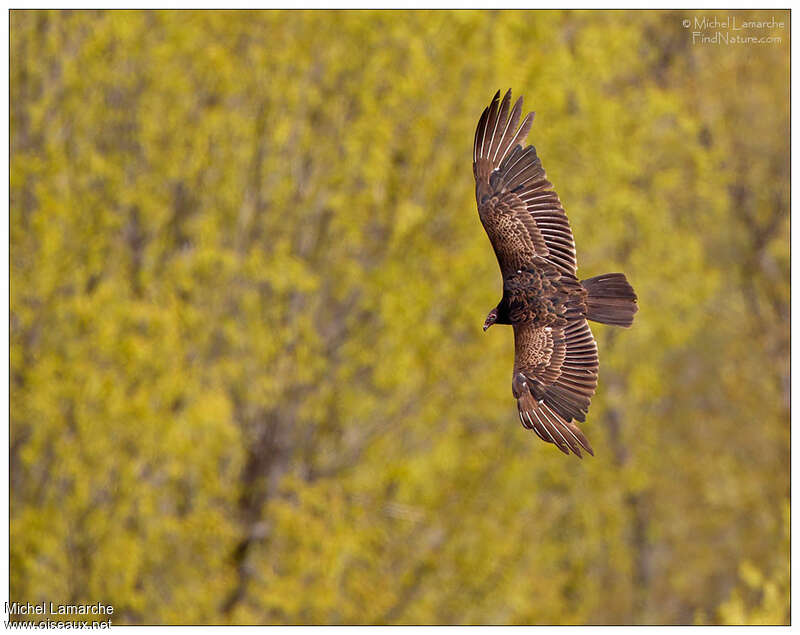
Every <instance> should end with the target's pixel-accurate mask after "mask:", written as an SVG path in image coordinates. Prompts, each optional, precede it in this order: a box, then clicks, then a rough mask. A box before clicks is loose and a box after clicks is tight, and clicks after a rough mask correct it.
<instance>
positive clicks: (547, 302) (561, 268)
mask: <svg viewBox="0 0 800 635" xmlns="http://www.w3.org/2000/svg"><path fill="white" fill-rule="evenodd" d="M510 105H511V91H510V90H509V91H508V92H507V93H506V95H505V97H504V98H503V100H502V102H501V101H500V93H499V91H498V93H497V94H496V95H495V97H494V99H493V100H492V103H491V104H490V105H489V106H488V107H487V108H486V109H485V110H484V111H483V114H482V116H481V118H480V121H479V122H478V127H477V129H476V131H475V145H474V150H473V173H474V176H475V197H476V200H477V203H478V214H479V216H480V219H481V223H482V224H483V227H484V229H485V230H486V234H487V235H488V236H489V240H490V242H491V244H492V247H493V248H494V252H495V255H496V256H497V261H498V264H499V265H500V272H501V274H502V276H503V297H502V299H501V300H500V302H499V303H498V304H497V306H496V307H495V308H494V309H492V310H491V311H490V312H489V315H488V316H487V318H486V321H485V322H484V330H486V329H488V328H489V327H490V326H491V325H492V324H510V325H512V326H513V328H514V343H515V355H514V370H513V375H512V393H513V394H514V397H515V398H516V399H517V407H518V410H519V418H520V421H521V422H522V424H523V426H525V427H526V428H530V429H532V430H533V431H534V432H535V433H536V434H537V435H538V436H539V437H541V438H542V439H543V440H544V441H547V442H549V443H553V444H555V445H556V447H558V448H559V449H560V450H561V451H562V452H564V453H565V454H569V453H570V451H571V452H573V453H574V454H576V455H577V456H579V457H580V456H581V448H583V449H584V450H586V451H587V452H589V453H590V454H594V452H593V450H592V448H591V446H590V445H589V442H588V440H587V439H586V437H585V436H584V435H583V433H582V432H581V430H580V428H579V427H578V426H577V424H576V423H575V421H581V422H583V421H585V420H586V414H587V411H588V409H589V403H590V401H591V397H592V395H593V394H594V391H595V388H596V387H597V371H598V366H599V362H598V357H597V345H596V343H595V340H594V337H593V336H592V332H591V330H590V328H589V324H588V322H587V319H588V320H594V321H597V322H603V323H605V324H615V325H619V326H630V325H631V324H632V322H633V316H634V314H635V313H636V311H637V309H638V307H637V304H636V302H637V299H636V294H635V293H634V292H633V289H632V288H631V286H630V285H629V284H628V282H627V280H626V278H625V276H624V275H623V274H621V273H611V274H604V275H602V276H596V277H595V278H590V279H588V280H583V281H580V280H578V278H577V260H576V255H575V243H574V240H573V237H572V230H571V228H570V225H569V221H568V219H567V215H566V213H565V212H564V209H563V207H562V206H561V202H560V200H559V198H558V194H556V192H555V191H553V186H552V184H551V183H550V182H549V181H548V180H547V178H546V175H545V171H544V168H543V167H542V164H541V161H540V160H539V158H538V156H537V154H536V149H535V148H534V147H533V146H527V147H525V148H523V145H522V144H523V143H524V141H525V139H526V137H527V134H528V132H529V130H530V127H531V124H532V122H533V113H529V114H528V115H527V116H526V117H525V119H524V120H523V121H522V124H521V125H519V126H518V124H519V120H520V116H521V112H522V99H521V98H520V99H518V100H517V102H516V103H515V105H514V107H513V108H510Z"/></svg>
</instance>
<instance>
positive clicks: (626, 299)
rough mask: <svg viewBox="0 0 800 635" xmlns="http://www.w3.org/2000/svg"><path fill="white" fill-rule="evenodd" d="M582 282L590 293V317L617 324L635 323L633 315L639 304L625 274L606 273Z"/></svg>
mask: <svg viewBox="0 0 800 635" xmlns="http://www.w3.org/2000/svg"><path fill="white" fill-rule="evenodd" d="M581 284H582V285H583V288H584V289H586V291H587V292H588V293H589V296H588V297H587V298H586V317H587V318H588V319H590V320H593V321H595V322H602V323H603V324H613V325H615V326H630V325H631V324H633V316H634V315H635V314H636V311H638V310H639V306H638V305H637V304H636V293H634V291H633V287H631V285H629V284H628V281H627V280H626V279H625V274H622V273H604V274H603V275H602V276H595V277H594V278H589V279H588V280H582V281H581Z"/></svg>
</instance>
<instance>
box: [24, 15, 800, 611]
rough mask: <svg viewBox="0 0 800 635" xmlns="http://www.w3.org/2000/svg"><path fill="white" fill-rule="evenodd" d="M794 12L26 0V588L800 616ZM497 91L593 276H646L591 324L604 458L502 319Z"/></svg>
mask: <svg viewBox="0 0 800 635" xmlns="http://www.w3.org/2000/svg"><path fill="white" fill-rule="evenodd" d="M703 16H706V17H708V18H709V19H713V18H714V17H715V16H716V18H718V20H719V21H722V20H724V19H726V18H731V17H732V18H734V19H735V20H736V21H737V22H738V24H741V23H742V22H745V21H751V20H768V19H769V18H770V17H773V16H774V17H775V19H776V21H778V22H781V21H782V22H783V23H784V26H783V27H780V26H773V27H771V28H762V29H758V28H755V27H754V29H755V30H753V29H751V31H750V32H745V33H744V35H755V36H758V37H776V38H779V40H773V41H771V42H769V43H763V42H762V43H749V44H737V45H734V44H728V45H726V44H723V43H719V44H713V43H705V44H704V43H702V42H699V43H698V42H694V43H693V38H692V35H691V33H692V31H695V30H696V29H695V28H694V26H693V25H692V26H691V27H690V28H686V27H685V26H684V25H683V21H684V20H687V19H688V20H691V21H694V18H695V17H698V19H700V18H702V17H703ZM788 22H789V15H788V12H786V11H772V12H724V11H716V12H715V11H708V12H704V13H693V12H685V11H678V12H674V11H673V12H650V11H646V12H642V11H604V12H562V11H543V12H522V11H502V12H494V11H491V12H488V11H436V12H427V11H417V12H399V11H358V12H350V11H338V12H325V11H296V12H192V11H189V12H172V11H169V12H154V11H146V12H123V11H118V12H91V11H79V12H43V11H13V12H12V13H11V214H10V231H11V316H10V317H11V594H12V597H11V599H12V601H13V600H16V601H31V602H35V601H43V600H44V601H53V602H60V601H63V602H97V601H103V602H107V603H111V604H113V606H114V607H115V614H114V618H115V623H144V624H156V623H171V624H178V623H182V624H195V623H248V624H253V623H274V624H281V623H294V624H296V623H302V624H329V623H351V624H362V623H377V624H384V623H386V624H408V623H426V624H427V623H430V624H447V623H458V624H506V623H531V624H584V623H587V624H613V623H616V624H625V623H637V624H682V623H734V624H738V623H758V622H761V623H787V622H788V620H789V595H788V588H789V561H788V557H789V534H788V525H789V517H788V512H789V485H790V483H789V434H790V428H789V400H790V388H789V347H788V343H789V75H788V70H789V24H788ZM729 26H730V27H731V28H727V29H726V28H722V27H718V28H711V27H708V28H706V29H705V31H704V32H703V35H704V36H713V35H714V33H715V32H716V31H722V32H728V34H729V35H733V34H734V33H733V32H732V25H729ZM739 34H741V33H739ZM508 87H512V88H513V89H514V92H515V95H516V94H523V95H524V96H525V98H526V102H525V105H526V107H527V108H528V109H532V110H536V111H537V117H536V121H535V122H534V126H533V129H532V133H531V135H530V140H531V142H533V143H534V144H535V145H536V147H537V149H538V152H539V154H540V156H541V157H542V159H543V162H544V165H545V168H546V169H547V172H548V176H549V177H550V179H551V180H552V181H553V183H554V184H555V186H556V189H557V191H558V192H559V194H560V196H561V200H562V201H563V203H564V206H565V208H566V210H567V212H568V214H569V217H570V220H571V222H572V227H573V231H574V234H575V239H576V242H577V247H578V260H579V265H580V271H579V274H580V275H581V276H582V277H584V278H585V277H590V276H593V275H597V274H600V273H604V272H607V271H624V272H626V273H627V275H628V278H629V279H630V280H631V282H632V283H633V285H634V287H635V289H636V291H637V292H638V295H639V301H640V305H641V308H640V311H639V313H638V315H637V318H636V322H635V324H634V326H633V328H632V329H630V330H627V331H621V330H620V331H617V330H614V329H613V328H611V327H606V326H602V325H593V327H592V328H593V331H594V333H595V335H596V338H597V340H598V344H599V349H600V358H601V367H600V383H599V388H598V391H597V394H596V396H595V398H594V400H593V404H592V408H591V411H590V414H589V418H588V421H587V424H586V425H585V426H584V429H585V431H586V433H587V435H588V437H589V438H590V440H591V442H592V444H593V446H594V448H595V451H596V456H595V457H594V458H591V457H590V458H587V459H585V460H583V461H579V460H577V459H575V458H574V457H565V456H563V455H561V454H560V453H559V452H558V451H557V450H556V449H555V448H554V447H553V446H552V445H546V444H543V443H542V442H541V441H540V440H539V439H538V438H536V436H535V435H533V434H531V433H530V432H528V431H526V430H524V429H523V428H522V427H521V426H520V424H519V421H518V419H517V416H516V409H515V408H516V407H515V403H514V400H513V399H512V396H511V387H510V380H511V364H512V357H513V343H512V334H511V331H510V329H508V328H506V327H496V328H494V329H491V330H490V331H489V332H487V333H486V334H484V333H483V332H482V331H481V324H482V323H483V319H484V317H485V315H486V313H487V312H488V310H489V309H490V308H491V307H492V306H494V304H495V303H496V301H497V299H498V297H499V295H500V291H501V284H500V275H499V271H498V267H497V264H496V261H495V258H494V255H493V253H492V251H491V247H490V245H489V242H488V240H487V238H486V235H485V234H484V232H483V229H482V228H481V225H480V222H479V220H478V216H477V212H476V209H475V202H474V198H473V192H474V189H473V188H474V185H473V180H472V166H471V152H472V140H473V134H474V129H475V125H476V122H477V120H478V117H479V116H480V113H481V111H482V109H483V108H484V106H485V105H486V104H487V103H488V101H489V100H490V98H491V97H492V95H493V94H494V92H495V91H496V90H498V89H503V90H505V89H506V88H508Z"/></svg>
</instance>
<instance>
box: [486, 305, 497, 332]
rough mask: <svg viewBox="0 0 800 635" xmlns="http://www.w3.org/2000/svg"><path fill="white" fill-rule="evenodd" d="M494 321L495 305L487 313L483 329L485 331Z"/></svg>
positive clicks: (495, 318)
mask: <svg viewBox="0 0 800 635" xmlns="http://www.w3.org/2000/svg"><path fill="white" fill-rule="evenodd" d="M495 322H497V307H495V308H494V309H492V310H491V311H489V315H487V316H486V320H484V322H483V331H484V332H486V329H488V328H489V327H490V326H491V325H492V324H494V323H495Z"/></svg>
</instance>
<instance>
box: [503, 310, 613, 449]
mask: <svg viewBox="0 0 800 635" xmlns="http://www.w3.org/2000/svg"><path fill="white" fill-rule="evenodd" d="M514 345H515V356H514V380H513V384H512V386H513V391H514V396H515V397H516V398H517V408H518V409H519V418H520V421H522V425H523V426H525V427H526V428H531V429H532V430H533V431H534V432H536V434H537V435H539V437H541V438H542V439H543V440H544V441H547V442H549V443H554V444H555V445H556V447H558V449H559V450H561V451H562V452H564V453H565V454H569V452H570V450H572V451H573V452H574V453H575V454H576V455H578V456H579V457H580V456H581V451H580V448H581V447H583V448H584V449H585V450H586V451H587V452H588V453H589V454H592V455H594V452H593V451H592V448H591V446H590V445H589V442H588V441H587V439H586V437H585V436H584V435H583V433H582V432H581V430H580V428H579V427H578V426H577V425H576V424H575V423H574V422H573V420H577V421H585V420H586V413H587V412H588V410H589V403H590V401H591V399H592V395H594V391H595V388H596V387H597V369H598V359H597V344H596V343H595V341H594V337H593V336H592V331H591V330H590V329H589V324H588V322H587V321H586V320H585V319H584V318H580V319H577V320H572V321H570V322H568V323H567V325H566V326H563V327H539V326H535V325H534V324H532V323H530V322H526V323H521V324H515V325H514Z"/></svg>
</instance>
